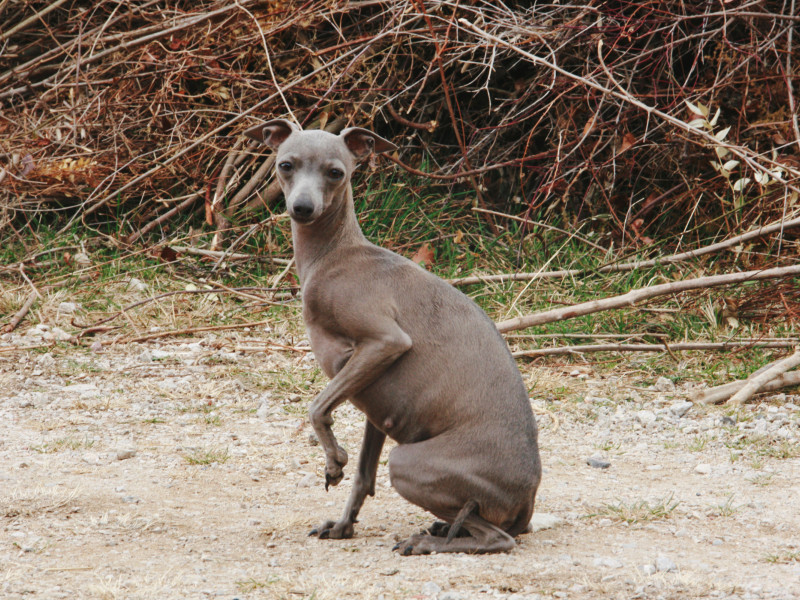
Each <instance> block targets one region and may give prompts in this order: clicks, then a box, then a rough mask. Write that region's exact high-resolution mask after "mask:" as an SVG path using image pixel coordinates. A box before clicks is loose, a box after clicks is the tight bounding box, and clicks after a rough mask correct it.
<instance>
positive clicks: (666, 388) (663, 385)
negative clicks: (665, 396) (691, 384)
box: [653, 377, 675, 392]
mask: <svg viewBox="0 0 800 600" xmlns="http://www.w3.org/2000/svg"><path fill="white" fill-rule="evenodd" d="M653 387H654V388H655V389H656V390H657V391H659V392H674V391H675V383H674V382H673V381H672V380H671V379H667V378H666V377H659V378H658V380H656V383H655V385H654V386H653Z"/></svg>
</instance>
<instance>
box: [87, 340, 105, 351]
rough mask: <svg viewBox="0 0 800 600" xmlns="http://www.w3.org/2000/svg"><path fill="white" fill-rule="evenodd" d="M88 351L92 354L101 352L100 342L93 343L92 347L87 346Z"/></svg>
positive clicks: (101, 345)
mask: <svg viewBox="0 0 800 600" xmlns="http://www.w3.org/2000/svg"><path fill="white" fill-rule="evenodd" d="M89 350H91V351H92V352H102V351H103V344H102V342H98V341H94V342H92V345H91V346H89Z"/></svg>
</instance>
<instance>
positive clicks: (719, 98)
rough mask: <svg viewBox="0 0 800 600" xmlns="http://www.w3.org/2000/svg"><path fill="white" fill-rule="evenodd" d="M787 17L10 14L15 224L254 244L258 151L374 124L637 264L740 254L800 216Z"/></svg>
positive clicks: (631, 9) (520, 10)
mask: <svg viewBox="0 0 800 600" xmlns="http://www.w3.org/2000/svg"><path fill="white" fill-rule="evenodd" d="M791 10H793V6H792V7H790V6H789V4H788V3H786V2H760V3H755V4H743V5H739V6H736V7H728V6H727V5H720V6H718V5H717V4H715V3H712V4H708V3H705V2H703V3H700V2H667V3H663V2H635V3H634V2H589V3H580V4H578V3H565V4H559V3H547V2H533V3H517V2H513V1H509V2H507V3H505V4H503V3H491V4H490V3H485V2H481V1H477V0H471V1H468V2H461V3H455V2H446V1H443V2H422V1H421V0H409V1H407V2H385V1H379V0H376V1H370V2H310V3H297V2H291V1H278V0H270V1H255V0H250V1H242V2H238V3H233V4H231V3H227V2H218V1H217V2H215V1H207V0H206V1H201V2H191V3H189V2H177V3H171V4H168V3H164V2H160V1H152V0H151V1H147V2H136V3H127V2H126V3H120V2H116V1H113V0H104V1H101V2H93V3H87V2H81V1H78V0H69V1H60V2H26V3H19V2H3V3H2V4H0V22H1V23H2V24H3V26H2V31H3V33H2V34H0V44H2V46H0V102H2V103H3V104H4V110H3V113H4V116H3V117H2V118H0V132H2V141H0V152H2V157H3V164H2V175H0V177H2V178H4V180H5V181H4V185H3V199H2V204H3V221H4V227H5V228H9V227H12V228H16V229H17V231H21V230H20V229H19V228H21V227H23V226H24V224H25V223H26V222H30V221H31V220H32V219H35V218H37V216H40V215H41V213H42V212H52V213H53V214H57V215H61V216H62V217H64V218H72V219H74V218H80V219H83V220H84V222H85V223H86V224H92V225H99V224H102V223H106V224H107V223H108V220H109V219H111V220H113V222H114V224H113V229H114V236H115V237H116V238H117V239H119V240H120V241H123V240H125V241H132V240H134V239H138V238H139V237H140V236H141V235H143V234H145V235H146V234H147V233H151V232H153V233H158V232H160V231H164V228H165V227H166V228H169V227H170V224H169V222H170V221H171V220H175V219H177V217H178V214H179V213H183V214H185V215H186V214H191V212H192V211H193V210H198V211H199V212H200V213H201V214H200V216H201V217H203V218H205V219H206V220H207V221H208V223H209V225H215V226H216V227H218V228H223V227H224V228H227V227H235V228H237V231H239V229H238V228H241V227H244V224H243V220H248V219H249V220H250V221H252V219H254V218H255V217H254V216H247V215H248V214H251V213H253V212H254V211H255V212H260V211H261V210H263V209H264V208H265V205H267V206H269V205H272V204H274V202H275V200H276V198H277V192H276V190H275V189H274V187H273V188H269V187H268V186H266V184H265V183H264V181H263V180H264V179H265V175H266V171H267V169H264V168H260V167H262V163H263V161H262V159H260V158H259V157H257V156H254V155H253V153H252V152H251V148H249V146H247V145H246V144H245V143H244V142H243V140H242V138H241V137H239V135H238V134H239V133H240V132H241V131H242V130H243V129H244V128H245V127H246V126H247V125H249V124H252V120H253V118H255V117H259V118H264V117H271V116H281V115H285V114H287V113H291V114H292V115H293V116H295V117H296V118H297V119H298V120H299V121H300V122H301V123H303V124H304V125H305V126H317V127H327V128H329V129H332V130H337V129H340V128H341V127H343V126H345V125H347V124H350V123H358V124H359V125H369V126H372V127H375V128H376V129H377V130H378V131H380V132H381V134H382V135H385V136H389V137H393V138H396V139H397V140H398V141H400V140H402V144H401V145H402V148H403V150H402V153H401V155H400V156H398V157H396V159H395V160H397V161H402V163H404V164H405V165H406V166H407V168H408V170H409V171H410V172H412V173H415V172H420V171H422V172H424V173H425V174H426V176H427V177H432V178H433V179H435V180H438V181H442V182H447V183H452V184H458V185H462V186H467V187H468V188H470V189H472V191H473V192H474V194H475V195H476V196H477V202H478V203H479V204H492V205H493V206H496V207H497V206H500V207H502V208H506V209H510V210H512V211H513V212H515V213H519V212H524V213H525V214H527V215H551V216H559V217H560V218H561V219H562V220H563V222H565V223H575V222H578V221H580V220H582V219H585V218H587V217H592V218H594V219H599V220H601V221H602V224H603V229H604V230H605V231H606V232H607V233H608V234H609V235H611V236H612V237H613V238H614V239H616V240H618V243H619V244H622V245H628V244H631V245H633V246H634V247H637V246H649V245H652V244H654V243H655V244H658V243H659V242H660V241H662V240H664V239H665V237H667V236H668V234H669V235H671V234H674V233H676V232H681V231H684V232H687V233H688V232H691V233H692V234H693V235H690V236H689V238H690V239H691V238H696V237H697V236H703V235H704V234H707V233H708V229H709V228H713V229H714V230H715V231H719V230H723V231H725V232H726V233H727V234H729V235H732V234H733V233H735V232H738V231H739V230H740V229H742V228H744V229H746V228H748V227H749V225H750V224H752V223H761V224H764V223H766V222H767V221H770V220H774V219H775V218H776V217H779V216H785V213H786V212H787V211H788V210H791V209H792V208H793V207H794V204H795V203H796V200H797V196H796V193H797V190H796V184H795V180H796V178H797V176H798V170H797V167H798V164H800V161H799V160H798V150H800V130H799V129H798V124H797V110H796V107H795V105H796V100H795V97H794V96H795V94H794V90H793V85H792V73H793V72H794V71H793V69H794V68H795V67H796V65H797V62H798V61H797V51H796V45H797V44H796V43H795V42H796V41H797V40H794V39H793V31H794V28H795V27H796V24H797V21H798V19H800V16H797V15H795V14H794V13H793V12H791ZM734 163H736V164H734ZM203 200H205V208H204V210H203ZM148 226H149V227H148ZM241 231H246V229H242V230H241ZM241 231H240V233H241ZM687 241H688V240H687Z"/></svg>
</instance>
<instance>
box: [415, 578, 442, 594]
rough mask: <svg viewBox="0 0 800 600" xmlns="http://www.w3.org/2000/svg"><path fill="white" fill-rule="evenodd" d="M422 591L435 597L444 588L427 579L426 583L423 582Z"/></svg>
mask: <svg viewBox="0 0 800 600" xmlns="http://www.w3.org/2000/svg"><path fill="white" fill-rule="evenodd" d="M420 591H421V592H422V593H423V594H424V595H425V596H433V597H434V598H435V597H436V595H437V594H438V593H439V592H441V591H442V588H440V587H439V586H438V585H436V583H435V582H433V581H426V582H425V583H423V584H422V588H420Z"/></svg>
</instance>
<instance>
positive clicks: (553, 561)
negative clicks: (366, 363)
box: [0, 332, 800, 600]
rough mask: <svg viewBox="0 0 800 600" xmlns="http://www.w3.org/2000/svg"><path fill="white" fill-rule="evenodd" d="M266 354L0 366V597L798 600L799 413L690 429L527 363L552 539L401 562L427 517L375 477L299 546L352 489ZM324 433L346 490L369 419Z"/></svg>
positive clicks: (674, 411)
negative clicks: (341, 534) (334, 524)
mask: <svg viewBox="0 0 800 600" xmlns="http://www.w3.org/2000/svg"><path fill="white" fill-rule="evenodd" d="M266 336H267V334H265V333H263V332H261V333H260V334H259V332H249V333H248V332H242V333H241V334H234V333H231V334H230V335H228V336H213V335H209V336H208V337H204V338H197V339H194V340H188V341H186V340H181V341H180V342H175V343H165V344H162V345H160V346H157V345H149V346H144V345H129V346H126V347H121V348H113V349H110V350H105V351H102V352H91V351H90V350H87V349H84V348H77V349H64V348H61V349H57V350H53V351H52V352H50V353H46V354H43V353H41V352H40V353H35V352H28V353H23V352H12V353H8V352H7V353H0V398H2V400H0V525H1V527H0V597H2V598H7V599H22V598H25V599H27V598H48V599H50V598H53V599H57V598H125V599H138V598H147V599H150V598H158V599H160V600H162V599H171V598H176V599H177V598H229V599H233V598H240V599H244V598H292V599H294V598H296V599H302V598H308V599H311V598H315V599H318V600H322V599H329V598H336V599H339V598H370V599H379V598H384V599H387V600H388V599H394V598H398V599H401V598H413V599H427V598H436V599H437V600H459V599H461V600H466V599H472V598H477V599H484V598H487V599H489V598H503V599H515V600H520V599H532V598H551V597H555V598H575V599H581V598H626V599H627V598H653V599H656V598H658V599H661V598H741V599H745V598H795V597H800V535H799V534H800V510H798V508H799V507H800V445H799V442H798V438H800V410H798V409H797V408H796V405H797V404H800V400H798V398H796V397H792V396H788V397H787V396H776V397H773V398H771V399H762V400H761V403H757V404H755V405H753V406H749V407H747V408H746V409H744V410H743V411H741V412H740V414H738V415H730V411H726V410H725V409H724V408H710V409H708V408H701V407H691V408H689V409H688V410H687V412H685V413H684V414H681V412H682V411H683V410H686V409H687V407H686V405H684V404H682V403H683V402H684V400H685V396H686V391H687V390H686V389H684V388H674V387H673V386H671V385H670V382H668V381H665V380H662V381H661V382H660V383H659V384H658V386H656V387H657V389H655V388H654V387H653V386H652V384H653V383H654V382H653V381H652V379H651V380H646V381H645V380H641V379H638V378H637V373H636V372H633V373H629V374H627V375H624V376H622V375H620V376H619V377H610V376H609V375H608V374H607V373H606V374H605V375H602V376H601V375H600V374H598V373H595V372H593V371H592V370H591V368H588V367H586V368H580V369H575V370H573V371H571V372H566V371H564V372H562V371H561V370H559V369H558V368H556V367H550V368H548V367H536V368H533V367H530V366H527V365H524V364H522V365H521V368H522V370H523V374H524V376H525V377H526V380H527V382H528V383H529V385H530V387H531V390H532V391H531V395H532V403H533V406H534V409H535V411H536V414H537V418H538V419H539V424H540V429H541V434H540V443H541V454H542V460H543V463H544V466H545V474H544V480H543V483H542V487H541V488H540V497H539V501H538V505H537V510H538V511H540V512H542V513H547V514H550V515H553V516H555V517H557V518H558V519H559V522H558V523H557V524H556V525H555V526H554V527H551V528H549V529H544V530H541V531H537V532H535V533H531V534H526V535H522V536H520V537H519V538H518V545H517V547H516V548H515V549H514V550H513V551H512V552H510V553H508V554H502V555H493V556H465V555H434V556H422V557H401V556H398V555H397V554H396V553H394V552H393V551H392V546H393V545H394V544H395V542H396V541H397V540H400V539H403V538H405V537H407V536H408V535H410V534H412V533H416V532H417V531H419V530H420V529H422V528H423V527H425V526H427V525H428V524H429V523H430V522H431V520H432V519H431V517H430V516H429V515H427V514H425V513H424V512H423V511H421V510H418V509H417V508H416V507H414V506H411V505H410V504H408V503H407V502H405V501H404V500H403V499H402V498H400V497H399V496H398V495H397V494H396V493H395V492H394V491H393V490H392V488H391V487H390V485H389V482H388V473H387V468H386V465H385V462H384V463H383V464H382V465H381V467H380V470H379V485H378V492H377V495H376V497H375V498H370V499H368V500H367V503H366V505H365V507H364V510H363V511H362V513H361V518H360V523H359V524H358V526H357V530H356V536H355V537H354V538H353V539H352V540H344V541H330V540H318V539H316V538H312V537H308V535H307V534H308V532H309V530H310V529H311V528H312V527H313V526H314V525H316V524H317V523H319V522H321V521H323V520H325V519H328V518H338V517H339V515H340V512H341V511H342V509H343V507H344V503H345V500H346V497H347V494H348V492H349V488H350V480H349V476H348V477H347V478H346V479H345V480H344V481H343V483H342V484H341V485H340V486H339V487H338V488H334V489H331V491H330V492H327V493H326V492H325V490H324V487H323V475H322V474H323V469H324V460H323V457H322V453H321V451H320V448H319V446H317V445H315V444H314V440H313V438H312V437H311V436H310V432H311V429H310V427H309V426H308V424H307V422H306V420H305V411H306V408H307V405H308V401H309V400H310V399H311V397H313V395H314V393H315V391H317V390H319V389H321V386H322V385H324V377H323V376H322V375H320V374H319V371H318V370H317V369H316V366H315V365H314V363H313V360H312V359H311V357H310V356H307V355H305V354H304V353H302V352H291V353H284V354H281V353H276V352H275V351H274V350H269V351H268V352H256V351H254V349H257V348H258V346H259V345H260V346H261V347H263V346H264V343H263V342H264V340H265V338H266ZM20 341H21V338H13V336H11V337H9V336H6V339H5V340H4V341H3V344H6V345H8V344H16V343H19V342H20ZM277 341H282V340H277ZM284 341H285V340H284ZM237 347H238V348H239V350H245V351H244V352H241V351H240V352H236V348H237ZM731 416H732V417H733V420H731V419H730V417H731ZM724 417H728V420H725V421H723V418H724ZM336 418H337V420H336V424H335V427H334V430H335V431H336V433H337V435H338V436H339V439H340V440H341V441H343V442H344V444H345V445H346V447H347V449H348V451H349V453H350V456H351V465H350V466H348V468H347V471H348V475H349V473H351V472H352V461H354V460H355V456H356V455H357V451H358V446H359V442H360V438H361V428H362V423H363V419H362V418H361V416H360V414H359V413H358V412H357V411H355V410H354V409H353V408H352V407H349V406H346V407H343V408H342V409H340V410H339V411H337V413H336ZM734 421H735V422H734ZM387 450H388V449H387ZM593 455H596V456H598V457H600V458H603V459H606V460H607V461H609V462H610V463H611V466H610V467H609V468H607V469H598V468H593V467H592V466H589V465H588V464H587V462H586V459H587V458H588V457H590V456H593Z"/></svg>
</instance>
